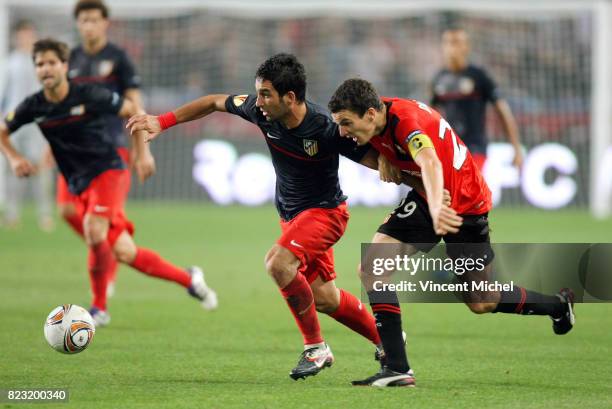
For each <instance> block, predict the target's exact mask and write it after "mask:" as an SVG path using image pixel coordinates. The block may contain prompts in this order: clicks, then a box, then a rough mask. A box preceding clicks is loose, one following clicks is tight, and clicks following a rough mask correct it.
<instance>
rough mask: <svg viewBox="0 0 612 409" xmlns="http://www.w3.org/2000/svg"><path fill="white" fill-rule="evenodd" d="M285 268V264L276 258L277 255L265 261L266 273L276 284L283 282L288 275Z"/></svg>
mask: <svg viewBox="0 0 612 409" xmlns="http://www.w3.org/2000/svg"><path fill="white" fill-rule="evenodd" d="M287 267H288V266H287V264H286V263H285V262H284V261H283V260H282V259H281V258H280V257H278V253H276V254H273V255H272V256H270V257H269V258H267V259H266V271H268V274H270V276H271V277H272V278H274V279H275V280H276V281H277V282H279V281H284V278H285V277H286V276H287V274H288V268H287Z"/></svg>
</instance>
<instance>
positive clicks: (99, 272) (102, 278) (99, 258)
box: [88, 240, 116, 310]
mask: <svg viewBox="0 0 612 409" xmlns="http://www.w3.org/2000/svg"><path fill="white" fill-rule="evenodd" d="M114 260H115V257H114V255H113V251H112V249H111V246H110V244H108V242H107V241H106V240H104V241H103V242H101V243H98V244H95V245H93V246H91V247H90V252H89V260H88V264H89V278H90V282H91V290H92V292H93V302H92V306H93V307H97V308H99V309H101V310H106V286H107V285H108V274H109V270H110V268H111V267H112V264H113V261H114ZM115 264H116V263H115Z"/></svg>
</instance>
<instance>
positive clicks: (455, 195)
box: [329, 79, 574, 386]
mask: <svg viewBox="0 0 612 409" xmlns="http://www.w3.org/2000/svg"><path fill="white" fill-rule="evenodd" d="M329 108H330V110H331V112H332V116H333V118H334V121H335V122H336V123H337V124H338V125H339V126H340V133H341V135H343V136H345V137H347V138H352V139H353V140H355V141H356V142H357V143H358V144H359V145H365V144H368V143H369V144H370V145H371V146H372V147H374V148H375V149H376V150H377V151H378V152H379V153H380V154H381V155H384V156H385V157H386V158H387V159H388V160H389V161H390V162H391V163H392V164H394V165H396V166H397V167H399V168H400V169H402V170H404V171H407V172H412V173H417V174H420V175H421V177H422V179H423V185H424V187H425V194H421V193H417V192H416V191H415V190H412V191H411V192H409V193H408V195H407V196H406V198H405V199H404V200H403V201H402V203H401V204H400V206H399V207H398V208H397V209H395V211H393V213H391V215H390V216H389V217H388V218H387V219H386V220H385V222H384V223H383V224H382V225H381V226H380V227H379V228H378V232H377V233H376V234H375V235H374V238H373V239H372V243H395V244H398V243H405V244H407V245H408V246H407V247H406V252H405V253H404V254H406V255H411V254H414V253H416V252H417V251H426V252H427V251H429V250H431V248H433V246H435V244H436V243H438V242H439V241H440V240H441V239H444V241H445V242H446V244H447V254H448V256H449V257H450V258H452V259H457V258H466V257H469V258H472V259H476V258H480V259H483V260H486V262H487V263H488V264H487V265H486V267H485V269H484V271H478V272H475V273H474V272H472V273H474V274H471V273H470V272H466V273H465V274H464V275H463V276H461V277H460V279H463V280H466V281H477V280H478V281H482V280H483V277H484V279H486V278H487V277H489V275H490V273H491V267H492V265H491V262H492V261H493V257H494V254H493V250H492V248H491V245H490V239H489V222H488V212H489V210H490V209H491V192H490V191H489V188H488V187H487V184H486V182H485V181H484V178H483V177H482V174H481V173H480V170H479V169H478V166H477V165H476V163H475V161H474V159H473V158H472V155H471V153H470V151H469V150H468V149H467V147H466V146H465V144H464V143H463V141H462V140H461V139H460V138H459V137H458V136H457V135H456V134H455V132H454V131H453V130H452V128H451V127H450V125H449V124H448V122H447V121H446V120H445V119H444V118H442V117H441V116H440V115H439V114H438V113H437V112H436V111H434V110H433V109H431V108H430V107H429V106H427V105H425V104H423V103H422V102H418V101H414V100H407V99H399V98H385V97H383V98H380V97H379V96H378V94H377V93H376V91H375V90H374V88H373V86H372V85H371V84H370V83H369V82H367V81H365V80H362V79H350V80H347V81H345V82H344V83H343V84H342V85H341V86H340V87H339V88H338V89H337V90H336V91H335V93H334V95H333V96H332V98H331V100H330V102H329ZM443 189H447V190H448V191H449V192H450V196H451V206H452V207H450V206H449V205H447V204H445V203H444V200H443ZM369 258H370V255H367V256H366V260H369ZM362 275H364V274H363V271H362ZM364 280H365V281H366V282H367V277H364ZM368 287H369V288H372V287H371V286H368V285H366V289H367V288H368ZM381 293H382V294H381ZM368 296H369V298H370V304H371V306H372V310H373V311H374V316H375V317H376V321H377V328H378V331H379V333H380V336H381V339H382V343H383V347H384V350H385V353H386V354H387V366H386V367H384V368H383V369H382V370H381V371H380V372H379V373H377V374H375V375H374V376H372V377H369V378H367V379H364V380H361V381H355V382H353V384H354V385H371V386H413V385H414V376H413V373H412V371H411V369H410V366H409V364H408V360H407V358H406V351H405V347H404V341H403V339H402V329H401V310H400V306H399V302H398V299H397V294H396V293H395V291H383V292H376V291H369V292H368ZM381 301H382V302H381ZM465 302H466V304H467V305H468V307H469V308H470V310H471V311H473V312H475V313H478V314H481V313H486V312H503V313H516V314H523V315H549V316H550V317H551V318H552V319H553V330H554V332H555V333H556V334H565V333H567V332H568V331H570V330H571V329H572V326H573V323H574V314H573V294H572V293H571V290H568V289H563V290H561V292H560V293H559V294H557V295H555V296H547V295H543V294H539V293H536V292H533V291H528V290H526V289H524V288H521V287H518V286H514V290H512V291H496V292H492V291H491V292H482V293H470V294H469V296H468V297H466V299H465Z"/></svg>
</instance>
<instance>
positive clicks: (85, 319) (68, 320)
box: [45, 304, 96, 354]
mask: <svg viewBox="0 0 612 409" xmlns="http://www.w3.org/2000/svg"><path fill="white" fill-rule="evenodd" d="M95 333H96V327H95V325H94V321H93V318H91V315H90V314H89V312H87V310H86V309H85V308H83V307H79V306H78V305H74V304H64V305H60V306H59V307H57V308H54V309H53V311H51V312H50V313H49V315H48V316H47V321H46V322H45V339H46V340H47V342H48V343H49V345H50V346H51V348H53V349H55V350H56V351H58V352H61V353H64V354H77V353H79V352H81V351H83V350H84V349H85V348H87V346H88V345H89V344H91V340H92V339H93V336H94V334H95Z"/></svg>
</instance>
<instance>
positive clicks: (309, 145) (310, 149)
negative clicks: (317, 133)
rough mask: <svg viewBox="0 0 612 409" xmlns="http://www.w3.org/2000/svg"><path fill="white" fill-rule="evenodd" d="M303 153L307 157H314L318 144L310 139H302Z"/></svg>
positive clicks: (317, 150)
mask: <svg viewBox="0 0 612 409" xmlns="http://www.w3.org/2000/svg"><path fill="white" fill-rule="evenodd" d="M304 151H305V152H306V153H307V154H308V155H309V156H315V155H316V154H317V153H318V152H319V144H318V143H317V141H313V140H312V139H304Z"/></svg>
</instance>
